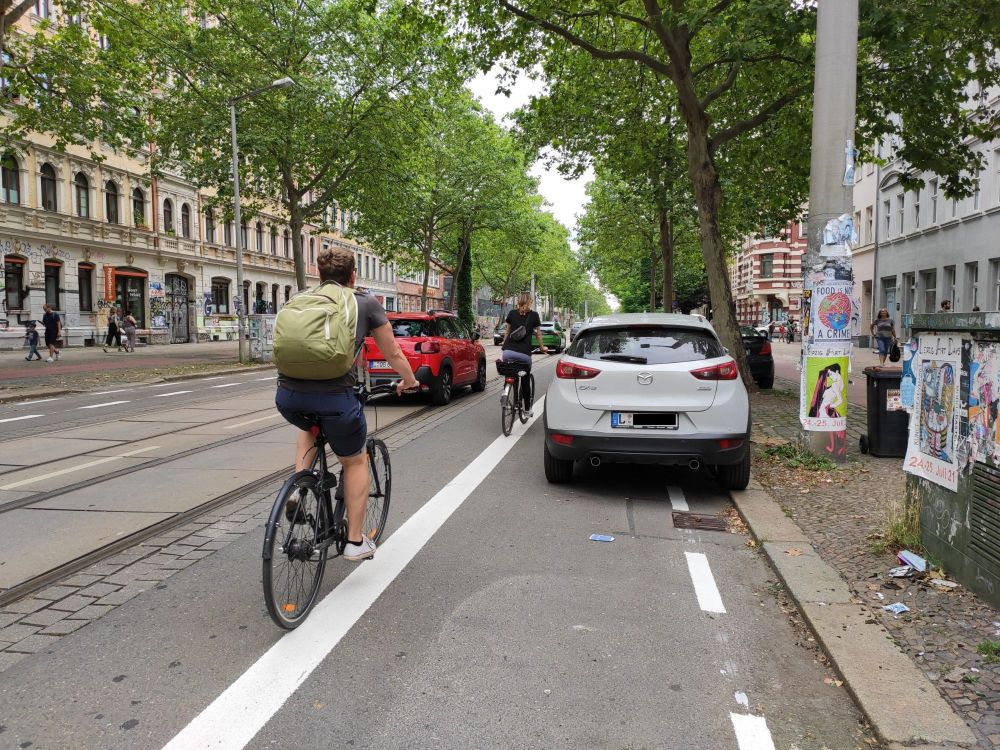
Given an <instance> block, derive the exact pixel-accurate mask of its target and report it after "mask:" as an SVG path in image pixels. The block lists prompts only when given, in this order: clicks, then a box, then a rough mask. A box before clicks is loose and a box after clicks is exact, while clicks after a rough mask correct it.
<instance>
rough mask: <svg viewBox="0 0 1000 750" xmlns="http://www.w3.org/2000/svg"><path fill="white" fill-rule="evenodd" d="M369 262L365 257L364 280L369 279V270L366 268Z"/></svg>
mask: <svg viewBox="0 0 1000 750" xmlns="http://www.w3.org/2000/svg"><path fill="white" fill-rule="evenodd" d="M370 260H371V258H369V257H368V256H367V255H366V256H365V278H366V279H368V278H371V269H370V268H369V266H368V262H369V261H370Z"/></svg>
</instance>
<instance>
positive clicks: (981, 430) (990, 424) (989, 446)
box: [969, 343, 1000, 463]
mask: <svg viewBox="0 0 1000 750" xmlns="http://www.w3.org/2000/svg"><path fill="white" fill-rule="evenodd" d="M969 455H970V456H971V457H972V458H973V459H975V460H976V461H987V460H992V461H993V462H994V463H996V462H997V461H998V460H1000V346H998V345H996V344H980V343H975V344H973V347H972V359H971V361H970V363H969Z"/></svg>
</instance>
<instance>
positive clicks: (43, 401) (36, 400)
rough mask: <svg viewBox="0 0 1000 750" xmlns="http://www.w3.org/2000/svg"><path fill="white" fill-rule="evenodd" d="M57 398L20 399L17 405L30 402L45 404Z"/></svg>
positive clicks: (27, 404)
mask: <svg viewBox="0 0 1000 750" xmlns="http://www.w3.org/2000/svg"><path fill="white" fill-rule="evenodd" d="M58 400H59V399H58V398H39V399H35V400H34V401H22V402H21V403H20V404H18V406H29V405H31V404H47V403H49V402H50V401H58Z"/></svg>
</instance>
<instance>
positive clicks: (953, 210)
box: [951, 198, 958, 219]
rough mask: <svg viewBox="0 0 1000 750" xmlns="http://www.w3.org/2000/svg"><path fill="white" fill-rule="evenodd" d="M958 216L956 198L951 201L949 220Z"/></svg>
mask: <svg viewBox="0 0 1000 750" xmlns="http://www.w3.org/2000/svg"><path fill="white" fill-rule="evenodd" d="M956 216H958V200H957V199H956V198H952V199H951V218H953V219H954V218H955V217H956Z"/></svg>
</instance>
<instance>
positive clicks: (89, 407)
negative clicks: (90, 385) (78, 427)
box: [76, 401, 132, 409]
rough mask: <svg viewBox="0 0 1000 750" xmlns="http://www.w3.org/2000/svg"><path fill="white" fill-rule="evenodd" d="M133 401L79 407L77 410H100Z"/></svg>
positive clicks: (108, 402)
mask: <svg viewBox="0 0 1000 750" xmlns="http://www.w3.org/2000/svg"><path fill="white" fill-rule="evenodd" d="M130 403H132V402H131V401H107V402H105V403H103V404H91V405H90V406H78V407H76V408H77V409H100V408H101V407H102V406H117V405H118V404H130Z"/></svg>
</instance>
